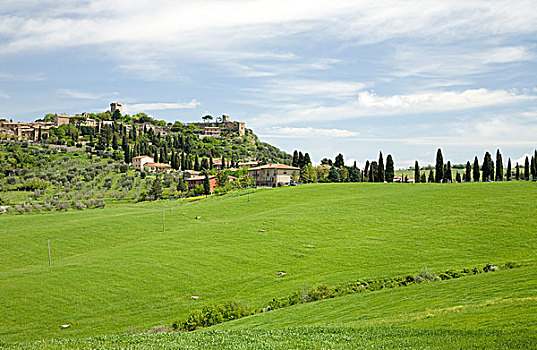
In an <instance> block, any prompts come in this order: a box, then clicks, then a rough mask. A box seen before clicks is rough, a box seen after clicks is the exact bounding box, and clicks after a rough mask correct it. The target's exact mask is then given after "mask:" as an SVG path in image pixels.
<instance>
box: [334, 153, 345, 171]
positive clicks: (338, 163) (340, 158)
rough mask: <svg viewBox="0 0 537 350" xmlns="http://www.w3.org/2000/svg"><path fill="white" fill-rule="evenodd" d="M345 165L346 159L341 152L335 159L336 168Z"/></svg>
mask: <svg viewBox="0 0 537 350" xmlns="http://www.w3.org/2000/svg"><path fill="white" fill-rule="evenodd" d="M344 165H345V161H344V160H343V154H341V153H340V154H338V155H337V156H336V159H335V161H334V166H335V167H336V168H341V167H342V166H344Z"/></svg>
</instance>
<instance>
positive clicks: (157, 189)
mask: <svg viewBox="0 0 537 350" xmlns="http://www.w3.org/2000/svg"><path fill="white" fill-rule="evenodd" d="M149 194H150V195H151V196H153V198H155V199H159V198H160V197H162V179H161V178H160V175H157V177H155V180H153V184H152V185H151V190H150V191H149Z"/></svg>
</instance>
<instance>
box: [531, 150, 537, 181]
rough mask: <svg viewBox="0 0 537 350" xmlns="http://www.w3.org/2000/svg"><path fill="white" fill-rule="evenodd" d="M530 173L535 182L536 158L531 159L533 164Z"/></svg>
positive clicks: (536, 173) (536, 172)
mask: <svg viewBox="0 0 537 350" xmlns="http://www.w3.org/2000/svg"><path fill="white" fill-rule="evenodd" d="M530 173H531V178H532V179H533V180H535V176H537V165H536V164H535V157H533V156H532V157H531V163H530Z"/></svg>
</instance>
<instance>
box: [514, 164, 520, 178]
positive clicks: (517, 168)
mask: <svg viewBox="0 0 537 350" xmlns="http://www.w3.org/2000/svg"><path fill="white" fill-rule="evenodd" d="M515 180H517V181H518V180H520V167H519V166H518V162H517V163H516V167H515Z"/></svg>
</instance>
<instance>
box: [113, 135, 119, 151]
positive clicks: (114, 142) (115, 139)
mask: <svg viewBox="0 0 537 350" xmlns="http://www.w3.org/2000/svg"><path fill="white" fill-rule="evenodd" d="M112 148H113V149H114V151H115V150H117V149H118V148H119V144H118V141H117V134H116V133H114V135H113V137H112Z"/></svg>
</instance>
